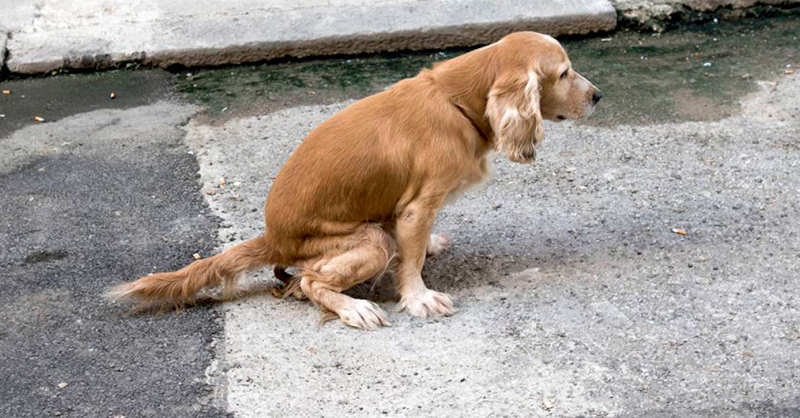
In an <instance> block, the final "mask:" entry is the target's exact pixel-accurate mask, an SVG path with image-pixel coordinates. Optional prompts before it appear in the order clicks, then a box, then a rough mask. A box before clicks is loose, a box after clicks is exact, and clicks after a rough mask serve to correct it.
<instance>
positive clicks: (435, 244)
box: [427, 234, 450, 257]
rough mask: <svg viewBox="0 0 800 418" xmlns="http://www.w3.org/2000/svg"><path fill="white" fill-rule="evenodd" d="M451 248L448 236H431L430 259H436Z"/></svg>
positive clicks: (429, 245) (428, 251)
mask: <svg viewBox="0 0 800 418" xmlns="http://www.w3.org/2000/svg"><path fill="white" fill-rule="evenodd" d="M448 248H450V238H448V237H447V236H446V235H436V234H431V237H430V239H429V240H428V249H427V253H428V256H429V257H436V256H437V255H439V254H441V253H442V252H444V251H446V250H447V249H448Z"/></svg>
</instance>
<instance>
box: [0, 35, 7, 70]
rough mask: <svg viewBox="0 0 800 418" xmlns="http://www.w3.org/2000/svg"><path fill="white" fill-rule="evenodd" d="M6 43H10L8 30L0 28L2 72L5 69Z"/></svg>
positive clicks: (0, 66)
mask: <svg viewBox="0 0 800 418" xmlns="http://www.w3.org/2000/svg"><path fill="white" fill-rule="evenodd" d="M6 41H8V35H7V34H6V30H5V29H3V27H2V26H0V70H2V69H3V65H4V63H5V60H6Z"/></svg>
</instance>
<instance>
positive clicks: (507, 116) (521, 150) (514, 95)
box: [486, 71, 544, 163]
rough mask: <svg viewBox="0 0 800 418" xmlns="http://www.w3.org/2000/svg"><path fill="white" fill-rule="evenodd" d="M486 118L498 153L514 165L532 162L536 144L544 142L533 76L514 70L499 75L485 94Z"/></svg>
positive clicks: (537, 82) (537, 83)
mask: <svg viewBox="0 0 800 418" xmlns="http://www.w3.org/2000/svg"><path fill="white" fill-rule="evenodd" d="M486 116H487V117H488V118H489V123H490V124H491V125H492V129H493V130H494V136H495V148H496V149H497V150H498V151H499V150H501V149H502V150H505V152H506V156H508V159H509V160H511V161H514V162H518V163H530V162H532V161H533V160H535V159H536V145H538V144H539V142H541V141H542V139H544V128H543V127H542V114H541V111H540V110H539V77H538V76H537V74H536V73H535V72H534V71H529V72H528V73H525V72H520V71H515V72H510V73H507V74H504V75H502V76H500V78H498V79H497V81H495V83H494V84H493V85H492V89H491V90H490V91H489V100H488V102H487V103H486Z"/></svg>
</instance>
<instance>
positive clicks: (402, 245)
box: [394, 202, 455, 318]
mask: <svg viewBox="0 0 800 418" xmlns="http://www.w3.org/2000/svg"><path fill="white" fill-rule="evenodd" d="M438 207H439V206H438V205H430V204H423V203H417V202H412V203H411V204H409V205H408V206H407V207H406V208H405V209H404V210H403V212H402V213H401V214H400V216H399V218H398V220H397V224H396V227H395V228H396V229H395V240H396V242H397V246H398V253H399V255H400V265H399V267H398V268H397V270H396V272H395V274H394V279H395V283H396V285H397V291H398V293H400V304H399V305H398V310H400V311H402V310H405V311H408V313H410V314H411V315H414V316H417V317H420V318H425V317H428V316H442V315H452V314H453V313H454V312H455V309H453V301H452V300H451V299H450V296H448V295H447V294H445V293H440V292H436V291H434V290H430V289H428V288H427V287H426V286H425V283H424V282H423V281H422V265H423V264H424V263H425V252H426V250H427V249H428V247H429V240H430V236H431V235H430V233H431V228H433V219H434V217H435V216H436V211H437V209H438Z"/></svg>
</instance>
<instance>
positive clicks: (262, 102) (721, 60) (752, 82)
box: [177, 16, 800, 126]
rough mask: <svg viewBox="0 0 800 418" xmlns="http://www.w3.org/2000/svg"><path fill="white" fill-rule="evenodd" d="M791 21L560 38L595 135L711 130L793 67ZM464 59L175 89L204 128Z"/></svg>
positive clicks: (310, 63) (364, 91) (242, 69)
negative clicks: (614, 130) (599, 130)
mask: <svg viewBox="0 0 800 418" xmlns="http://www.w3.org/2000/svg"><path fill="white" fill-rule="evenodd" d="M797 37H798V32H797V18H796V17H794V16H783V17H773V18H763V19H745V20H740V21H733V22H722V23H714V22H708V23H705V24H700V25H689V26H686V27H684V28H681V29H676V30H672V31H667V32H664V33H660V34H650V33H640V32H629V31H621V32H617V33H614V34H612V35H608V37H600V36H595V37H563V38H561V41H562V43H563V45H564V47H565V48H566V49H567V52H568V53H569V54H570V58H571V59H572V62H573V66H574V68H575V69H577V70H578V71H579V72H581V73H583V74H584V75H586V76H587V78H588V79H590V80H591V81H593V82H594V83H595V84H597V85H598V86H599V87H601V88H602V90H603V91H604V92H605V94H606V95H605V97H606V98H605V99H604V100H603V103H602V105H601V106H599V107H598V110H597V112H596V113H595V114H594V115H593V116H592V118H591V119H589V120H587V121H586V122H585V123H589V124H594V125H609V126H611V125H616V124H620V123H621V124H653V123H664V122H676V121H710V120H719V119H721V118H724V117H727V116H731V115H735V114H737V113H738V112H739V101H740V99H741V98H742V97H743V96H745V95H746V94H748V93H750V92H753V91H755V89H756V81H757V80H766V81H773V82H777V81H779V80H780V78H781V77H784V76H785V75H784V70H785V69H786V66H787V65H791V66H793V67H797V65H798V64H800V42H798V39H797ZM469 50H470V49H464V48H462V49H449V50H445V51H426V52H403V53H392V54H377V55H367V56H363V55H362V56H352V57H334V58H324V59H305V60H287V61H284V62H274V63H267V64H260V65H243V66H238V67H227V68H217V69H193V70H186V71H183V72H182V73H180V74H179V77H178V79H177V80H178V81H177V88H178V91H179V92H180V93H182V94H183V96H184V97H185V98H187V99H188V100H190V101H192V102H194V103H197V104H201V105H204V106H207V108H208V110H207V112H206V114H205V119H206V121H207V122H209V123H224V121H226V120H228V119H230V118H233V117H240V116H253V115H259V114H263V113H268V112H272V111H275V110H279V109H282V108H286V107H292V106H302V105H311V104H329V103H335V102H340V101H344V100H352V99H358V98H362V97H364V96H367V95H370V94H373V93H376V92H378V91H381V90H382V89H384V88H386V87H387V86H389V85H391V84H392V83H394V82H396V81H398V80H400V79H403V78H406V77H411V76H414V75H416V74H417V73H418V72H419V70H420V69H421V68H424V67H430V66H432V65H433V64H435V63H436V62H438V61H442V60H446V59H449V58H453V57H456V56H458V55H460V54H463V53H465V52H467V51H469Z"/></svg>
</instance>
